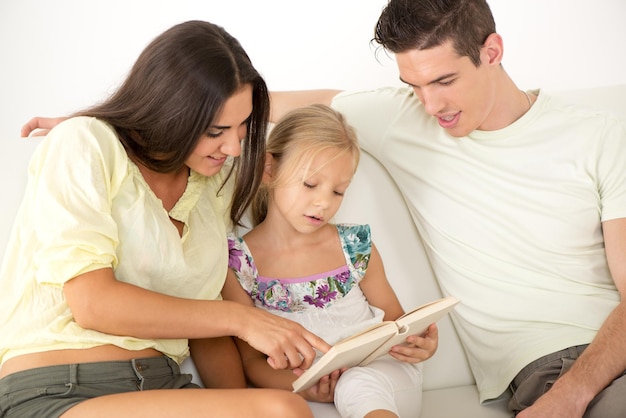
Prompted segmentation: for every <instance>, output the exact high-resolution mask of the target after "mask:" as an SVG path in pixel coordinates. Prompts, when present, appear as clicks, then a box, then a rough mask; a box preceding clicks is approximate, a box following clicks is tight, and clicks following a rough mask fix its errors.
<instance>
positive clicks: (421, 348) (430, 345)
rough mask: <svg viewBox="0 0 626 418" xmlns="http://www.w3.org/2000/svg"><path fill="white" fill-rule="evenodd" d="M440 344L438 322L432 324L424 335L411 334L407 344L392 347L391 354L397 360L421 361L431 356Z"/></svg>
mask: <svg viewBox="0 0 626 418" xmlns="http://www.w3.org/2000/svg"><path fill="white" fill-rule="evenodd" d="M438 344H439V329H438V328H437V325H436V324H430V326H429V327H428V330H426V332H425V333H424V335H422V336H419V335H410V336H408V337H407V339H406V344H402V345H395V346H393V347H391V350H390V351H389V355H390V356H391V357H393V358H395V359H396V360H399V361H404V362H407V363H419V362H421V361H424V360H427V359H429V358H431V357H432V356H433V355H434V354H435V351H437V345H438Z"/></svg>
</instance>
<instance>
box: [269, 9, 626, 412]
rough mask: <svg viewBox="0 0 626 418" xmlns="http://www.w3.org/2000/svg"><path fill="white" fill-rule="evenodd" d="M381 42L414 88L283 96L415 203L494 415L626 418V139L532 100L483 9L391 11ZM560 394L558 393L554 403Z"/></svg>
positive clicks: (577, 113) (595, 120)
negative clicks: (505, 409)
mask: <svg viewBox="0 0 626 418" xmlns="http://www.w3.org/2000/svg"><path fill="white" fill-rule="evenodd" d="M375 40H376V41H377V42H378V43H379V44H380V45H381V46H382V47H383V48H385V49H386V50H388V51H390V52H392V53H394V54H395V57H396V61H397V65H398V68H399V73H400V79H401V80H402V81H403V82H405V83H406V84H407V85H408V86H409V88H381V89H378V90H373V91H367V92H357V93H346V92H341V93H340V92H339V91H336V90H322V91H302V92H276V93H274V94H273V96H272V107H273V118H274V119H277V118H278V117H280V116H281V115H282V114H283V113H285V112H286V111H287V110H289V109H291V108H293V107H296V106H300V105H305V104H309V103H313V102H318V103H326V104H331V105H332V106H333V107H334V108H336V109H338V110H340V111H342V112H343V113H344V114H345V115H346V116H347V118H348V120H349V122H350V123H351V124H352V125H353V126H354V127H355V129H356V131H357V133H358V135H359V140H360V142H361V145H362V146H363V148H364V149H365V150H367V151H368V152H369V153H371V154H372V155H374V156H375V157H376V158H377V159H379V160H380V161H381V163H382V164H383V165H384V166H385V167H386V168H387V170H388V171H389V172H390V174H391V175H392V177H393V178H394V180H395V182H396V183H397V184H398V186H399V188H400V190H401V191H402V193H403V194H404V196H405V198H406V200H407V203H408V205H409V208H410V210H411V214H412V216H413V219H414V221H415V223H416V225H417V227H418V229H419V231H420V233H421V235H422V237H423V238H424V242H425V246H426V248H427V251H428V253H429V257H430V260H431V263H432V266H433V268H434V271H435V274H436V276H437V278H438V280H439V282H440V284H441V287H442V289H443V291H444V293H446V294H451V295H454V296H456V297H458V298H459V299H461V300H462V302H463V303H462V305H461V306H459V307H458V308H457V309H456V312H455V314H454V315H453V320H454V322H455V325H456V328H457V330H458V332H459V334H460V337H461V339H462V341H463V344H464V346H465V348H466V350H467V354H468V358H469V361H470V365H471V368H472V371H473V373H474V376H475V378H476V382H477V385H478V389H479V391H480V398H481V401H484V400H487V399H491V398H495V397H498V396H499V395H500V394H502V393H503V392H504V391H506V390H507V387H510V388H511V390H512V391H513V397H512V399H511V402H510V404H509V406H510V408H511V409H512V410H513V411H515V412H516V413H518V412H519V411H522V410H523V412H519V414H518V415H517V416H518V417H523V418H528V417H550V418H555V417H567V418H572V417H582V416H583V415H584V416H585V417H602V418H608V417H623V416H626V400H623V399H624V395H626V377H624V370H625V369H626V355H625V354H624V353H626V306H624V304H623V303H622V302H621V300H622V295H623V294H624V292H626V176H625V175H624V168H623V167H624V165H625V163H626V129H625V127H624V125H623V124H621V123H620V122H618V121H617V120H616V119H614V118H611V117H610V116H608V115H605V114H602V113H598V112H591V111H587V110H583V109H579V108H576V107H573V106H568V105H567V104H564V103H561V102H559V101H558V100H557V99H555V98H553V97H550V96H549V95H546V94H545V93H543V92H540V91H528V92H526V91H521V90H520V89H518V87H517V86H516V85H515V83H514V82H513V81H512V80H511V78H510V77H509V76H508V75H507V73H506V72H505V70H504V68H503V67H502V65H501V60H502V56H503V41H502V38H501V37H500V36H499V35H498V34H497V33H496V29H495V23H494V21H493V17H492V14H491V11H490V9H489V6H488V4H487V3H486V2H485V1H484V0H420V1H415V0H390V2H389V4H388V5H387V7H386V8H385V9H384V10H383V12H382V14H381V16H380V19H379V21H378V23H377V26H376V34H375ZM544 392H545V393H544Z"/></svg>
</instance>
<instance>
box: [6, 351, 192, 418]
mask: <svg viewBox="0 0 626 418" xmlns="http://www.w3.org/2000/svg"><path fill="white" fill-rule="evenodd" d="M198 387H199V386H198V385H196V384H194V383H191V375H189V374H181V373H180V368H179V367H178V364H177V363H176V362H175V361H173V360H172V359H170V358H169V357H165V356H163V357H150V358H143V359H134V360H130V361H105V362H96V363H82V364H65V365H62V366H50V367H41V368H37V369H31V370H25V371H22V372H17V373H12V374H10V375H8V376H5V377H4V378H2V379H0V417H2V418H10V417H19V418H30V417H33V418H48V417H50V418H53V417H54V418H57V417H59V416H60V415H62V414H63V413H64V412H65V411H67V410H68V409H70V408H71V407H73V406H75V405H77V404H79V403H80V402H82V401H85V400H87V399H90V398H95V397H98V396H103V395H111V394H115V393H124V392H135V391H141V390H150V389H182V388H198Z"/></svg>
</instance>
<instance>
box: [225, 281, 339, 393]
mask: <svg viewBox="0 0 626 418" xmlns="http://www.w3.org/2000/svg"><path fill="white" fill-rule="evenodd" d="M222 297H223V298H224V300H230V301H234V302H238V303H241V304H243V305H247V306H254V303H253V301H252V299H251V298H250V295H248V293H246V291H245V290H244V289H243V288H242V287H241V285H240V284H239V281H238V280H237V278H236V277H235V274H234V273H233V272H232V271H230V270H229V271H228V274H227V276H226V282H225V283H224V287H223V289H222ZM255 309H256V308H255ZM259 310H260V308H259ZM236 343H237V347H238V348H239V353H240V354H241V362H242V364H243V369H244V372H245V375H246V378H247V380H248V382H249V383H250V384H251V385H253V386H255V387H258V388H273V389H285V390H293V387H292V386H291V385H292V383H293V381H294V380H296V379H297V377H298V375H297V374H295V373H294V372H293V371H291V370H276V369H273V368H272V367H270V366H269V364H268V363H267V356H266V355H265V354H263V353H261V352H260V351H258V350H255V349H254V348H253V347H251V346H250V345H249V344H248V343H246V342H245V341H242V340H240V339H236ZM339 376H340V373H339V371H335V372H333V373H332V374H331V375H328V376H324V377H323V378H322V379H320V381H319V383H318V384H317V385H316V386H313V387H312V388H310V389H308V390H306V391H303V392H301V393H300V395H301V396H302V397H304V398H305V399H306V400H309V401H315V402H332V401H333V399H334V393H335V385H336V383H337V379H339Z"/></svg>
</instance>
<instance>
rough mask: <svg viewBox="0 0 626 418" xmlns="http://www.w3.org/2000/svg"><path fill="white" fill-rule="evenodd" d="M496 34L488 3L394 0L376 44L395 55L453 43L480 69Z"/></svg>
mask: <svg viewBox="0 0 626 418" xmlns="http://www.w3.org/2000/svg"><path fill="white" fill-rule="evenodd" d="M495 31H496V24H495V22H494V20H493V15H492V14H491V9H490V8H489V5H488V4H487V2H486V1H485V0H390V1H389V3H388V4H387V6H386V7H385V8H384V9H383V11H382V13H381V15H380V18H379V19H378V23H377V24H376V29H375V35H374V39H373V41H375V42H376V43H378V44H379V45H381V46H382V47H383V48H385V49H386V50H388V51H391V52H393V53H401V52H406V51H408V50H411V49H418V50H424V49H430V48H434V47H436V46H439V45H442V44H443V43H445V42H447V41H452V44H453V46H454V49H455V51H456V52H457V53H458V54H459V56H461V57H463V56H467V57H469V59H471V60H472V62H473V63H474V65H475V66H477V67H478V66H480V49H481V47H482V45H483V44H484V42H485V40H486V39H487V37H488V36H489V35H491V34H492V33H494V32H495Z"/></svg>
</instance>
